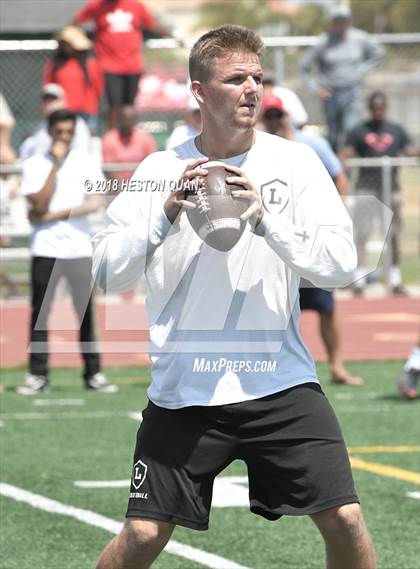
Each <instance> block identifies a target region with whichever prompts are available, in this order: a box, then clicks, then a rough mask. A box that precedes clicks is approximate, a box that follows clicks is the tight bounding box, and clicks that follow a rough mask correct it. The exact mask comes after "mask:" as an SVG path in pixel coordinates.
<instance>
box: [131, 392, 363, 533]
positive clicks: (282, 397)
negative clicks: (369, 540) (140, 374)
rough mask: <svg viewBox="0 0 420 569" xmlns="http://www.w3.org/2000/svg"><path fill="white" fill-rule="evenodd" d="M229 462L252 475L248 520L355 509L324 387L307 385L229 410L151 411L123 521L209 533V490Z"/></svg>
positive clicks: (141, 431) (340, 439)
mask: <svg viewBox="0 0 420 569" xmlns="http://www.w3.org/2000/svg"><path fill="white" fill-rule="evenodd" d="M235 459H240V460H243V461H244V462H245V463H246V465H247V467H248V478H249V496H250V508H251V511H252V512H254V513H255V514H258V515H260V516H263V517H264V518H267V519H268V520H276V519H278V518H280V517H281V516H283V515H292V516H293V515H305V514H314V513H317V512H321V511H323V510H326V509H329V508H333V507H337V506H341V505H343V504H350V503H355V502H358V501H359V499H358V497H357V495H356V492H355V489H354V484H353V479H352V474H351V469H350V463H349V459H348V455H347V450H346V447H345V445H344V441H343V436H342V433H341V430H340V427H339V425H338V422H337V419H336V417H335V414H334V411H333V410H332V407H331V406H330V404H329V402H328V400H327V398H326V397H325V395H324V394H323V392H322V390H321V388H320V386H319V385H318V384H316V383H306V384H303V385H300V386H297V387H293V388H291V389H287V390H285V391H281V392H280V393H277V394H274V395H270V396H268V397H263V398H261V399H254V400H252V401H245V402H242V403H234V404H230V405H221V406H212V407H202V406H194V407H184V408H181V409H173V410H172V409H164V408H162V407H158V406H156V405H154V404H153V403H151V402H149V404H148V406H147V408H146V409H145V410H144V412H143V422H142V424H141V425H140V428H139V430H138V433H137V445H136V450H135V453H134V467H133V474H132V479H131V487H130V495H129V502H128V510H127V514H126V515H127V517H140V518H150V519H156V520H162V521H166V522H170V523H173V524H177V525H181V526H185V527H188V528H192V529H197V530H206V529H207V528H208V523H209V511H210V506H211V498H212V488H213V481H214V479H215V477H216V476H217V474H219V473H220V472H221V471H222V470H223V469H224V468H226V467H227V466H228V465H229V464H230V463H231V462H232V461H233V460H235Z"/></svg>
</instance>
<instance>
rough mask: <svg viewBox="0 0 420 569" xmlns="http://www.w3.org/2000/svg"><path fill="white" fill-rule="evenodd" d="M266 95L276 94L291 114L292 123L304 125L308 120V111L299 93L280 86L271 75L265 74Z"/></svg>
mask: <svg viewBox="0 0 420 569" xmlns="http://www.w3.org/2000/svg"><path fill="white" fill-rule="evenodd" d="M262 83H263V87H264V96H265V97H269V96H270V95H274V96H275V97H278V98H279V99H280V101H281V102H282V103H283V106H284V110H285V111H286V113H287V114H288V115H289V118H290V120H291V121H292V124H293V125H294V126H295V127H296V128H300V127H302V126H304V125H305V124H306V123H307V122H308V113H307V112H306V109H305V107H304V106H303V104H302V101H301V100H300V99H299V97H298V96H297V94H296V93H295V92H294V91H292V90H291V89H288V88H287V87H279V86H277V85H276V84H275V81H274V78H273V77H272V76H271V75H264V79H263V82H262Z"/></svg>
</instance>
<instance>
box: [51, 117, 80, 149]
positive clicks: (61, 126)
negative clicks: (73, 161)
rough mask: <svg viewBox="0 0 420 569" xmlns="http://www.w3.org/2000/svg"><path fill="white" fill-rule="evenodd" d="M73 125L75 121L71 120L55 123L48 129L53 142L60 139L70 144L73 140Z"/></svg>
mask: <svg viewBox="0 0 420 569" xmlns="http://www.w3.org/2000/svg"><path fill="white" fill-rule="evenodd" d="M75 126H76V125H75V122H74V121H72V120H66V121H60V122H57V123H55V125H53V126H52V127H51V128H50V129H49V131H48V132H49V135H50V136H51V138H52V140H53V143H54V142H57V141H60V142H64V143H65V144H67V145H70V143H71V141H72V140H73V136H74V129H75Z"/></svg>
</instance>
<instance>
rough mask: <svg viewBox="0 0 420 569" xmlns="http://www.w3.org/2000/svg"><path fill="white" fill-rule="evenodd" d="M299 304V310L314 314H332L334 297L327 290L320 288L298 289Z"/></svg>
mask: <svg viewBox="0 0 420 569" xmlns="http://www.w3.org/2000/svg"><path fill="white" fill-rule="evenodd" d="M299 295H300V298H299V304H300V309H301V310H316V312H334V297H333V293H332V292H330V291H329V290H324V289H322V288H315V287H312V288H307V287H304V288H300V289H299Z"/></svg>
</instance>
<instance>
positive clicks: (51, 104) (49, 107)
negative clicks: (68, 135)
mask: <svg viewBox="0 0 420 569" xmlns="http://www.w3.org/2000/svg"><path fill="white" fill-rule="evenodd" d="M66 107H67V100H66V95H65V93H64V89H63V88H62V87H60V85H57V84H55V83H48V84H47V85H44V86H43V87H42V89H41V100H40V114H41V117H42V121H41V123H40V124H39V125H38V128H37V129H36V131H35V132H34V134H33V135H32V136H29V137H28V138H26V139H25V140H24V141H23V143H22V144H21V146H20V149H19V157H20V159H21V160H27V159H28V158H30V157H31V156H33V155H34V154H44V153H45V152H48V150H49V148H50V146H51V137H50V135H49V133H48V126H47V119H48V117H49V115H50V114H51V113H53V112H54V111H58V110H60V109H65V108H66ZM71 148H72V149H77V150H79V151H81V152H84V153H86V152H87V153H90V152H92V150H93V148H92V138H91V135H90V132H89V128H88V126H87V124H86V123H85V121H84V120H83V119H82V118H81V117H77V118H76V130H75V133H74V137H73V139H72V142H71Z"/></svg>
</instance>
